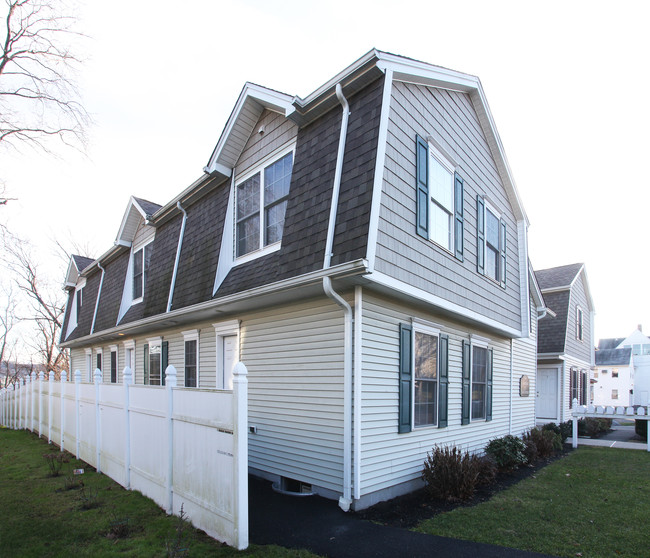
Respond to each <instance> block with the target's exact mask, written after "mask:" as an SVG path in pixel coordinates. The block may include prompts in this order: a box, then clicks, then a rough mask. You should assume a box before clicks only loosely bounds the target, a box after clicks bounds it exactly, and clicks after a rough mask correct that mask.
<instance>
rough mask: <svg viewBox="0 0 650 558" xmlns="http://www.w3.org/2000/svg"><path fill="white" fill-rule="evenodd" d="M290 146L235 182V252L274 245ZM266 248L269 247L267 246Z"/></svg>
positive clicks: (282, 211) (286, 183)
mask: <svg viewBox="0 0 650 558" xmlns="http://www.w3.org/2000/svg"><path fill="white" fill-rule="evenodd" d="M292 169H293V147H292V148H290V149H289V150H284V151H283V152H281V153H280V155H279V157H278V158H276V159H275V160H273V161H271V162H270V163H266V164H264V165H262V167H261V168H258V169H256V170H255V171H254V172H253V174H248V175H247V176H245V177H244V180H242V181H240V182H238V183H237V186H236V189H235V191H236V208H235V236H236V239H235V256H236V257H237V258H240V257H242V256H246V255H247V254H253V253H255V252H260V254H259V255H262V254H264V253H267V251H268V252H270V251H272V249H277V248H279V246H280V242H281V240H282V233H283V231H284V216H285V213H286V209H287V200H288V198H289V186H290V184H291V171H292ZM266 249H268V250H266Z"/></svg>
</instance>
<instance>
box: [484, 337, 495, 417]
mask: <svg viewBox="0 0 650 558" xmlns="http://www.w3.org/2000/svg"><path fill="white" fill-rule="evenodd" d="M493 362H494V353H493V351H492V349H488V352H487V382H486V387H485V420H492V390H493V387H492V370H493V366H494V364H493Z"/></svg>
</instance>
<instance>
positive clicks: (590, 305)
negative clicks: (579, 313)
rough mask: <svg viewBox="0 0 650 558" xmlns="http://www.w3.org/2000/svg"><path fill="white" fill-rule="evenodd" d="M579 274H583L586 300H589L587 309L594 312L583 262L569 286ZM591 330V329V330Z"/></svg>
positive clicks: (573, 283)
mask: <svg viewBox="0 0 650 558" xmlns="http://www.w3.org/2000/svg"><path fill="white" fill-rule="evenodd" d="M580 275H583V276H584V286H585V295H586V296H587V301H588V302H589V309H590V310H591V311H592V312H594V311H595V308H594V299H593V298H591V289H590V288H589V280H588V279H587V269H586V267H585V264H582V267H581V268H580V271H578V273H576V276H575V277H574V278H573V281H571V287H573V285H575V283H576V281H577V280H578V278H579V277H580ZM592 331H593V330H592Z"/></svg>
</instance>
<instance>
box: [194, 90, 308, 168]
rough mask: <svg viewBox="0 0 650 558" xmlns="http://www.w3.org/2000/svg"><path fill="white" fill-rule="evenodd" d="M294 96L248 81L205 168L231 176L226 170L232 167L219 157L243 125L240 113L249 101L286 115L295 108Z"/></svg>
mask: <svg viewBox="0 0 650 558" xmlns="http://www.w3.org/2000/svg"><path fill="white" fill-rule="evenodd" d="M294 98H295V97H294V96H292V95H287V94H286V93H281V92H279V91H275V90H273V89H268V88H267V87H262V86H261V85H256V84H254V83H250V82H246V84H245V85H244V88H243V89H242V92H241V93H240V94H239V98H238V99H237V102H236V103H235V107H234V108H233V111H232V113H231V114H230V117H229V118H228V121H227V122H226V126H225V127H224V129H223V132H222V133H221V137H220V138H219V141H218V142H217V145H216V147H215V148H214V151H213V152H212V155H211V156H210V161H209V162H208V164H207V166H206V168H205V170H206V171H207V172H209V173H213V172H220V173H221V174H224V176H230V174H231V173H230V172H228V173H227V174H226V172H224V171H231V169H230V167H229V166H228V165H223V164H222V163H221V162H220V160H219V159H220V156H221V154H222V152H223V150H224V147H225V146H226V145H227V144H228V142H229V141H230V138H231V136H232V134H233V131H236V130H237V128H238V127H241V126H242V123H241V122H240V115H241V112H242V110H243V109H244V107H245V106H246V104H247V103H251V102H257V103H259V104H260V105H261V106H262V108H266V109H269V110H272V111H275V112H279V113H281V114H284V115H285V116H286V115H287V114H289V113H291V112H293V110H294V109H293V106H292V103H293V100H294ZM217 165H218V166H217Z"/></svg>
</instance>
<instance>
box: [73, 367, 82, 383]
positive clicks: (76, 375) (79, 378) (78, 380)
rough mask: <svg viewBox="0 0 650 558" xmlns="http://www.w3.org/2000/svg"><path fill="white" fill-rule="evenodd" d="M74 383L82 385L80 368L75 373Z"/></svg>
mask: <svg viewBox="0 0 650 558" xmlns="http://www.w3.org/2000/svg"><path fill="white" fill-rule="evenodd" d="M74 382H75V384H80V383H81V370H79V369H78V368H77V369H76V370H75V371H74Z"/></svg>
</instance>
